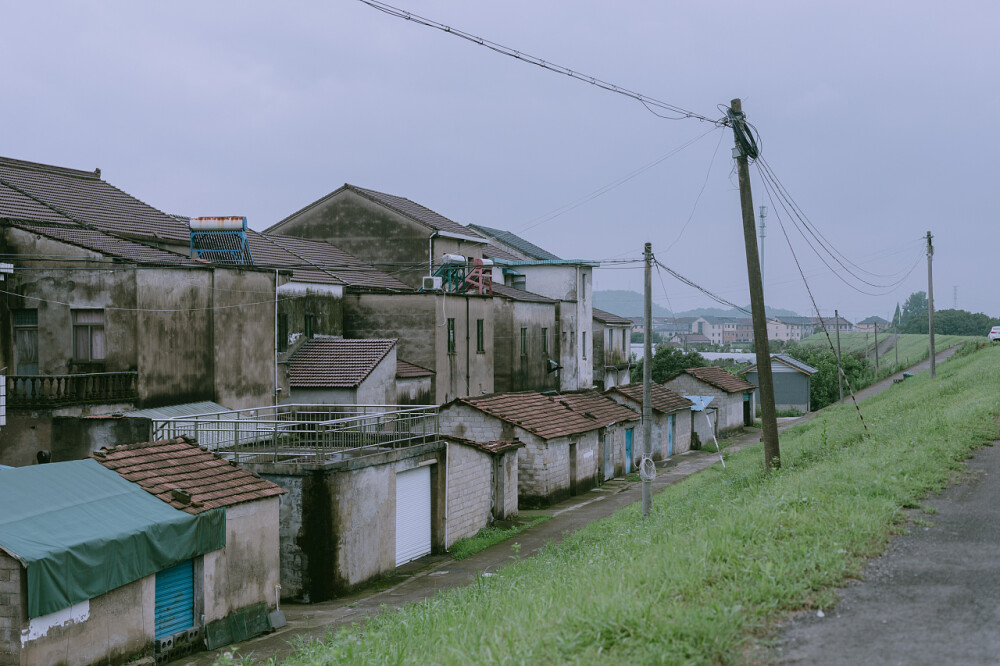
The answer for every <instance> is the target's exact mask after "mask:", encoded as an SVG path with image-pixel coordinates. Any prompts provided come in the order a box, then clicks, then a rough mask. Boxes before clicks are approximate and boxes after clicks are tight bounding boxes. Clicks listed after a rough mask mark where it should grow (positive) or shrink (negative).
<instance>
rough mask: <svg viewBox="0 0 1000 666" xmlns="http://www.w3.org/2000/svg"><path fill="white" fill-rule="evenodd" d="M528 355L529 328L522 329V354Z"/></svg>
mask: <svg viewBox="0 0 1000 666" xmlns="http://www.w3.org/2000/svg"><path fill="white" fill-rule="evenodd" d="M527 355H528V329H526V328H522V329H521V356H527Z"/></svg>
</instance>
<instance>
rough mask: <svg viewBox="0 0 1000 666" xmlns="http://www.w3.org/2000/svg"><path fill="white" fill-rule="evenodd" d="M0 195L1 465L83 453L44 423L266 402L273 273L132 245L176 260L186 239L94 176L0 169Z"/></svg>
mask: <svg viewBox="0 0 1000 666" xmlns="http://www.w3.org/2000/svg"><path fill="white" fill-rule="evenodd" d="M0 192H2V193H3V196H2V197H0V250H2V252H3V253H4V254H6V255H7V256H8V257H10V263H11V264H13V272H12V274H10V275H7V276H6V281H5V287H4V288H5V290H6V291H8V292H9V294H8V296H7V298H5V299H4V300H3V303H2V304H0V322H2V325H0V356H2V360H0V363H2V365H3V366H6V367H7V368H9V370H8V371H7V372H8V373H9V374H8V376H7V378H6V381H7V396H8V402H7V407H8V420H7V426H6V427H5V428H4V429H3V430H0V462H3V463H7V464H14V465H23V464H28V463H30V462H33V461H34V460H35V455H36V452H37V451H39V450H41V449H48V450H51V451H52V457H53V459H54V460H67V459H71V458H79V457H82V456H85V455H86V454H87V453H89V451H65V450H61V448H60V446H59V443H58V442H55V443H54V442H53V440H52V436H51V422H52V418H53V417H58V416H81V415H86V414H88V413H94V412H112V411H120V410H125V409H129V408H133V407H142V406H156V405H163V404H172V403H179V402H193V401H197V400H213V401H215V402H219V403H222V404H225V405H227V406H230V407H240V406H244V405H247V404H259V403H262V402H270V401H271V400H273V398H274V376H275V367H274V359H273V355H272V354H271V353H264V354H261V353H259V350H261V349H264V350H271V349H273V346H274V304H273V298H268V297H265V298H263V299H262V298H261V296H260V294H262V293H263V294H269V293H270V294H274V290H275V280H276V275H275V273H274V271H269V270H258V269H254V268H250V267H243V266H213V265H210V264H206V263H204V262H199V261H193V260H191V259H188V258H185V257H182V256H179V255H177V254H173V253H172V252H171V251H166V250H164V249H160V248H157V247H154V246H153V244H152V242H150V243H149V244H146V243H143V242H139V241H138V240H135V239H139V238H146V239H158V241H157V243H158V244H160V245H163V246H164V247H165V248H168V249H170V250H175V249H177V248H179V247H184V246H185V245H187V244H188V243H189V232H188V230H187V229H186V228H185V227H184V225H183V224H181V223H180V222H178V221H177V220H176V219H175V218H172V217H170V216H168V215H165V214H164V213H162V212H160V211H158V210H156V209H154V208H152V207H150V206H147V205H146V204H143V203H142V202H140V201H138V200H136V199H134V198H132V197H130V196H129V195H127V194H125V193H124V192H122V191H120V190H118V189H116V188H114V187H112V186H111V185H109V184H108V183H106V182H105V181H103V180H102V179H101V178H100V174H99V173H98V172H87V171H77V170H75V169H65V168H62V167H53V166H48V165H42V164H34V163H29V162H21V161H18V160H9V159H6V158H0ZM185 239H188V240H185ZM185 251H186V250H185Z"/></svg>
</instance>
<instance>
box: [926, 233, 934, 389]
mask: <svg viewBox="0 0 1000 666" xmlns="http://www.w3.org/2000/svg"><path fill="white" fill-rule="evenodd" d="M933 241H934V236H932V235H931V232H929V231H928V232H927V334H928V335H929V336H930V345H931V379H934V370H935V362H934V275H933V273H932V271H931V259H932V258H933V257H934V242H933Z"/></svg>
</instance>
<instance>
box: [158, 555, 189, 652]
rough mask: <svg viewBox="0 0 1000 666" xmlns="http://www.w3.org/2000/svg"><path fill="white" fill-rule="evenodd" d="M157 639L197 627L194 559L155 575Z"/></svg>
mask: <svg viewBox="0 0 1000 666" xmlns="http://www.w3.org/2000/svg"><path fill="white" fill-rule="evenodd" d="M155 613H156V614H155V622H156V628H155V635H156V640H160V639H161V638H165V637H167V636H170V635H172V634H176V633H177V632H178V631H184V630H186V629H190V628H191V627H193V626H194V560H188V561H187V562H181V563H180V564H176V565H174V566H172V567H170V568H169V569H164V570H163V571H160V572H158V573H157V574H156V611H155Z"/></svg>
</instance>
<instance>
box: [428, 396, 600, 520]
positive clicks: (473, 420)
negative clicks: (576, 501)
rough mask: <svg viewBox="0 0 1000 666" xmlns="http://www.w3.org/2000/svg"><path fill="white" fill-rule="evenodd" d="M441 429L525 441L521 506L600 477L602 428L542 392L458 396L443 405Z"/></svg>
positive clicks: (482, 438) (556, 497) (481, 438)
mask: <svg viewBox="0 0 1000 666" xmlns="http://www.w3.org/2000/svg"><path fill="white" fill-rule="evenodd" d="M440 419H441V431H442V432H444V433H445V434H447V435H453V436H456V437H462V438H464V439H470V440H473V441H476V442H493V441H512V440H518V441H521V442H524V444H525V446H524V448H522V449H520V450H519V451H518V463H517V464H518V501H519V504H520V506H522V507H526V506H538V505H547V504H551V503H553V502H558V501H560V500H562V499H565V498H566V497H569V496H570V495H575V494H578V493H581V492H585V491H587V490H589V489H590V488H593V487H594V486H595V485H596V484H597V481H598V476H599V470H598V462H599V460H600V454H599V451H598V443H599V434H600V430H601V429H602V428H603V427H604V426H605V425H606V424H604V423H601V421H600V420H599V419H597V418H595V417H592V416H587V415H585V414H583V413H581V412H577V411H575V410H574V409H572V408H571V407H570V406H569V405H567V404H564V403H562V402H559V401H558V400H556V399H555V398H553V397H551V396H546V395H542V394H540V393H534V392H527V393H501V394H496V395H487V396H482V397H478V398H459V399H457V400H453V401H452V402H450V403H448V404H447V405H444V406H443V407H442V408H441V416H440Z"/></svg>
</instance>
